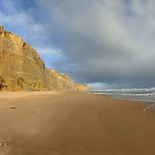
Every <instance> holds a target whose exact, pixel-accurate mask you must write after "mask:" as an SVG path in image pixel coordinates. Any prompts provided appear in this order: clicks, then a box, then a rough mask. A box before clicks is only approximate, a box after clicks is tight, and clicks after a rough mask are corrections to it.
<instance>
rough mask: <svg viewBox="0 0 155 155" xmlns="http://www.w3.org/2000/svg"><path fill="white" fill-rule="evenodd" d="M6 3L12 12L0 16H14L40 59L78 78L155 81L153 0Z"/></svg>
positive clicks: (19, 0)
mask: <svg viewBox="0 0 155 155" xmlns="http://www.w3.org/2000/svg"><path fill="white" fill-rule="evenodd" d="M3 2H4V1H3ZM10 2H11V3H10V4H9V6H10V7H11V8H12V9H11V10H12V11H11V12H13V13H12V14H9V15H8V14H5V13H4V11H0V17H2V18H4V19H5V22H6V23H7V24H8V23H11V22H13V20H12V19H13V18H14V19H15V18H16V19H15V21H16V22H14V24H15V25H16V26H21V27H24V29H25V30H27V31H29V34H28V35H27V36H25V38H26V39H27V40H28V41H29V42H31V43H32V42H33V43H32V44H34V45H35V47H36V48H38V49H39V50H38V51H40V53H41V55H43V54H45V56H44V60H46V58H45V57H48V55H49V57H51V63H50V64H51V67H54V68H55V69H57V70H59V71H61V72H63V73H65V74H69V75H70V76H71V77H72V78H73V80H75V81H76V82H82V83H94V82H101V83H103V84H104V83H107V84H108V85H110V84H112V85H115V86H116V85H117V87H118V85H120V87H121V86H126V87H127V86H128V87H136V86H137V87H139V86H141V87H143V86H154V85H155V72H154V66H155V61H154V57H155V52H154V51H155V45H154V39H155V29H154V27H155V21H154V17H155V10H154V6H155V1H154V0H147V1H145V0H130V1H129V0H117V1H116V0H72V1H70V0H65V1H64V0H59V1H58V0H52V1H51V0H46V1H44V0H32V1H31V2H33V3H30V1H29V0H28V1H27V2H26V4H25V5H24V2H25V1H23V0H17V4H18V6H20V9H19V10H18V11H16V9H14V8H15V4H14V3H13V1H11V0H10ZM31 4H32V5H31ZM11 5H13V7H12V6H11ZM5 7H7V6H5ZM36 12H37V13H36ZM2 18H0V19H2ZM0 22H1V21H0ZM14 24H13V25H14ZM30 33H31V34H30ZM32 34H33V35H32ZM30 36H31V37H30ZM34 36H35V37H34ZM39 36H40V37H39ZM28 38H29V39H28ZM41 44H43V45H42V46H41ZM43 48H45V50H42V49H43ZM46 49H47V50H46ZM57 49H58V50H57ZM42 51H43V52H42ZM44 51H45V52H44ZM57 54H58V55H57ZM52 55H53V56H52ZM54 57H55V59H54ZM48 60H49V59H48Z"/></svg>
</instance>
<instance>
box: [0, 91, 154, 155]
mask: <svg viewBox="0 0 155 155" xmlns="http://www.w3.org/2000/svg"><path fill="white" fill-rule="evenodd" d="M35 93H36V92H35ZM145 108H147V106H146V105H144V104H142V103H141V102H136V101H129V100H119V99H114V98H110V97H109V96H105V95H95V94H90V93H81V92H71V91H70V92H61V93H51V94H47V93H46V95H43V96H42V95H41V94H39V97H37V95H34V96H29V97H28V96H26V97H22V98H21V97H20V98H19V100H17V98H8V99H6V98H5V99H4V98H0V118H1V121H0V126H1V128H0V137H1V139H3V144H4V145H2V146H1V147H0V154H1V153H3V154H4V155H18V154H19V155H27V154H29V155H34V154H37V155H44V154H46V155H51V154H52V155H62V154H64V155H83V154H84V155H96V154H108V155H124V154H126V155H131V154H132V155H137V154H140V155H146V154H153V153H154V152H155V148H154V145H155V134H154V132H155V112H154V110H151V109H146V110H145V111H144V109H145ZM5 141H6V142H5ZM0 143H1V140H0ZM7 143H9V145H6V144H7Z"/></svg>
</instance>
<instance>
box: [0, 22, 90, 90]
mask: <svg viewBox="0 0 155 155" xmlns="http://www.w3.org/2000/svg"><path fill="white" fill-rule="evenodd" d="M81 88H82V87H79V86H78V85H77V84H75V83H74V82H73V81H72V80H71V78H70V77H69V76H67V75H63V74H61V73H59V72H57V71H56V70H53V69H48V68H47V67H46V66H45V64H44V62H43V60H42V59H41V58H40V56H39V55H38V54H37V52H36V51H35V49H33V48H32V47H31V46H30V45H28V44H27V43H25V42H24V41H23V39H22V38H21V37H19V36H16V35H14V34H12V33H11V32H8V31H6V30H4V28H3V26H2V25H0V90H11V91H19V90H24V91H40V90H56V91H62V90H82V91H83V90H84V88H85V89H88V87H87V86H84V87H83V88H82V89H81Z"/></svg>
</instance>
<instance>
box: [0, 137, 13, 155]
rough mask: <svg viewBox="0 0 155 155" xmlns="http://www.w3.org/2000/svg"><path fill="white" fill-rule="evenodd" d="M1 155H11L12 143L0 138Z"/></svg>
mask: <svg viewBox="0 0 155 155" xmlns="http://www.w3.org/2000/svg"><path fill="white" fill-rule="evenodd" d="M0 155H11V150H10V141H9V140H7V139H5V138H0Z"/></svg>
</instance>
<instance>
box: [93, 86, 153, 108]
mask: <svg viewBox="0 0 155 155" xmlns="http://www.w3.org/2000/svg"><path fill="white" fill-rule="evenodd" d="M90 93H94V94H104V95H107V96H110V97H113V98H118V99H126V100H134V101H140V102H143V103H145V104H147V105H149V106H150V107H153V108H155V87H150V88H128V89H124V88H123V89H103V90H94V91H90Z"/></svg>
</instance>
